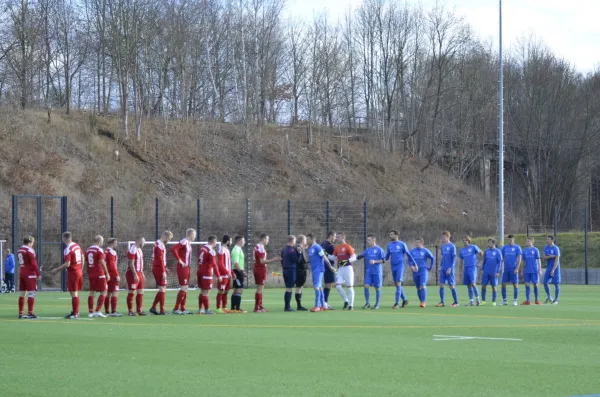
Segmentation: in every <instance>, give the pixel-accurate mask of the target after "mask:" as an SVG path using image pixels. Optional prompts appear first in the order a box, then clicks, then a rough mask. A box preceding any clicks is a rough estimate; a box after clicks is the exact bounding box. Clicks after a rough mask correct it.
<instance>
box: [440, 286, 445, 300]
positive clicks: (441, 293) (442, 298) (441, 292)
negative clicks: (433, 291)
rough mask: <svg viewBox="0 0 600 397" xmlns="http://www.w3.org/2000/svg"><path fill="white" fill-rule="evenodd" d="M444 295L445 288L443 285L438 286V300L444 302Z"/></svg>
mask: <svg viewBox="0 0 600 397" xmlns="http://www.w3.org/2000/svg"><path fill="white" fill-rule="evenodd" d="M444 295H446V289H445V288H444V287H440V302H442V303H444Z"/></svg>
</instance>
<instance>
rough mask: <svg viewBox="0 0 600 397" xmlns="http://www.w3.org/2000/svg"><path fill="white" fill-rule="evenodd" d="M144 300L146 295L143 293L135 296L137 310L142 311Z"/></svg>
mask: <svg viewBox="0 0 600 397" xmlns="http://www.w3.org/2000/svg"><path fill="white" fill-rule="evenodd" d="M143 302H144V295H143V294H137V295H136V296H135V311H136V312H138V313H139V312H141V311H142V303H143Z"/></svg>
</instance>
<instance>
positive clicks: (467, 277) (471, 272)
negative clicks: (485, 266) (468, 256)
mask: <svg viewBox="0 0 600 397" xmlns="http://www.w3.org/2000/svg"><path fill="white" fill-rule="evenodd" d="M476 283H477V267H476V266H473V267H467V268H465V273H464V274H463V284H464V285H471V284H476Z"/></svg>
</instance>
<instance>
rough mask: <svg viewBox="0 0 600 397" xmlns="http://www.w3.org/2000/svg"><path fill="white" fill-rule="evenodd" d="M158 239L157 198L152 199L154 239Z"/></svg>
mask: <svg viewBox="0 0 600 397" xmlns="http://www.w3.org/2000/svg"><path fill="white" fill-rule="evenodd" d="M159 237H160V235H159V232H158V197H157V198H155V199H154V239H155V240H158V238H159Z"/></svg>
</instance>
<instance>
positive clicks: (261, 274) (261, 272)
mask: <svg viewBox="0 0 600 397" xmlns="http://www.w3.org/2000/svg"><path fill="white" fill-rule="evenodd" d="M254 283H255V284H256V285H265V284H266V283H267V268H266V266H265V267H255V268H254Z"/></svg>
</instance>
